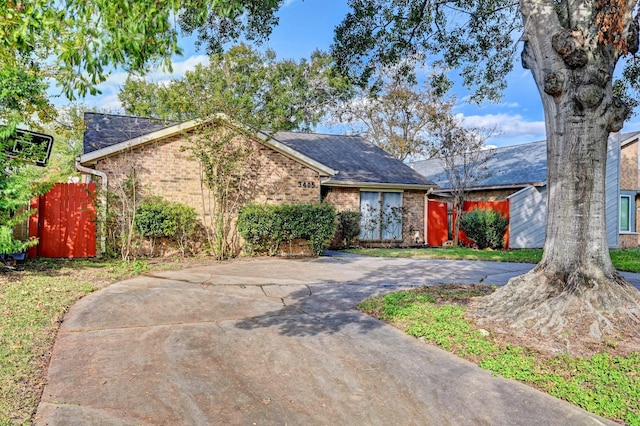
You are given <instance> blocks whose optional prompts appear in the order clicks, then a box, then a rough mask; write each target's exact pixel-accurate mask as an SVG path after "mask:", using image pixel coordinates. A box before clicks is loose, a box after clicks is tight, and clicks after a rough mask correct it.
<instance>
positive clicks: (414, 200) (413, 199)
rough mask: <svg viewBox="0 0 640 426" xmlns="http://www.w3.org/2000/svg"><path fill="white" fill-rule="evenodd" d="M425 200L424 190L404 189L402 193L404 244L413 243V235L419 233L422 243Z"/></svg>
mask: <svg viewBox="0 0 640 426" xmlns="http://www.w3.org/2000/svg"><path fill="white" fill-rule="evenodd" d="M425 202H426V197H425V192H424V191H405V192H404V194H403V195H402V203H403V206H404V207H405V216H404V218H403V223H402V239H403V242H404V244H405V245H407V244H415V241H414V235H415V233H416V231H417V232H418V233H419V239H420V243H424V238H425V236H424V203H425Z"/></svg>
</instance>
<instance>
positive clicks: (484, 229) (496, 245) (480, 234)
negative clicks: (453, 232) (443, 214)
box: [460, 209, 509, 249]
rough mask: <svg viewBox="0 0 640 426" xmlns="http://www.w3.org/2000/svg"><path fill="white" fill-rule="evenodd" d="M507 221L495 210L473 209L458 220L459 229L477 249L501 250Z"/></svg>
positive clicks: (507, 224)
mask: <svg viewBox="0 0 640 426" xmlns="http://www.w3.org/2000/svg"><path fill="white" fill-rule="evenodd" d="M507 226H509V220H507V218H506V217H504V216H503V215H502V213H500V212H498V211H496V210H492V209H489V210H482V209H473V210H471V211H469V212H467V213H464V214H463V215H462V217H461V218H460V229H461V230H462V231H464V233H465V234H467V237H468V238H469V239H470V240H473V242H475V243H476V245H477V246H478V248H480V249H485V248H492V249H501V248H502V247H503V246H504V234H505V232H507Z"/></svg>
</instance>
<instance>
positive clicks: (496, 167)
mask: <svg viewBox="0 0 640 426" xmlns="http://www.w3.org/2000/svg"><path fill="white" fill-rule="evenodd" d="M638 135H640V132H630V133H622V134H620V144H621V146H624V145H626V144H628V143H631V142H633V141H634V140H636V139H637V138H638ZM612 137H616V136H615V135H612ZM410 166H411V167H412V168H413V169H414V170H415V171H417V172H418V173H420V174H422V175H423V176H425V177H427V178H428V179H431V180H432V181H434V182H435V183H436V184H438V186H439V187H440V189H448V188H450V187H451V184H450V183H449V179H448V178H447V175H446V173H445V171H444V166H443V163H442V161H441V160H439V159H430V160H424V161H416V162H414V163H411V164H410ZM485 175H486V176H487V177H486V178H484V179H481V180H480V181H478V182H476V183H475V184H474V185H473V189H499V188H510V187H525V186H529V185H534V186H542V185H545V184H546V181H547V141H546V140H545V141H538V142H529V143H524V144H519V145H511V146H505V147H501V148H496V149H495V150H494V154H493V155H492V157H491V158H490V159H489V160H488V161H487V163H486V173H485Z"/></svg>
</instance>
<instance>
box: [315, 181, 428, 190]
mask: <svg viewBox="0 0 640 426" xmlns="http://www.w3.org/2000/svg"><path fill="white" fill-rule="evenodd" d="M320 183H321V184H322V185H325V186H333V187H348V188H353V187H359V188H371V189H415V190H425V191H432V190H433V189H434V188H436V185H435V184H434V185H423V184H407V183H376V182H352V181H348V182H347V181H340V182H335V181H332V180H331V179H327V180H323V181H322V182H320Z"/></svg>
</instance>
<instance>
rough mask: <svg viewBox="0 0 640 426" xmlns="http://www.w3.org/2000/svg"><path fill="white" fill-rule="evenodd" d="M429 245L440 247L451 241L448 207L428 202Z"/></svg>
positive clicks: (438, 202)
mask: <svg viewBox="0 0 640 426" xmlns="http://www.w3.org/2000/svg"><path fill="white" fill-rule="evenodd" d="M427 203H428V204H427V245H429V246H431V247H440V246H442V243H444V242H445V241H447V240H448V239H449V217H448V205H447V203H445V202H442V201H434V200H427Z"/></svg>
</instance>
